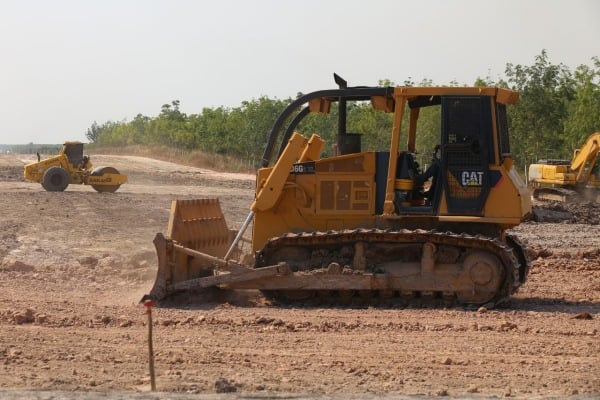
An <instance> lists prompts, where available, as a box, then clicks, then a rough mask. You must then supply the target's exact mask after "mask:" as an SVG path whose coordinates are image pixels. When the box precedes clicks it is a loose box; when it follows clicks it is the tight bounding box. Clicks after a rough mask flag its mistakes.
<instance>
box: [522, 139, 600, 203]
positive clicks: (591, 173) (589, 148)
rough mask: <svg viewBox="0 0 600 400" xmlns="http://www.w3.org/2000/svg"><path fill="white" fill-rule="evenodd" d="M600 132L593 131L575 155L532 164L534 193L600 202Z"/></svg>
mask: <svg viewBox="0 0 600 400" xmlns="http://www.w3.org/2000/svg"><path fill="white" fill-rule="evenodd" d="M599 152H600V132H596V133H593V134H591V135H590V136H589V137H588V138H587V140H586V141H585V143H584V144H583V146H582V147H581V148H580V149H577V150H575V152H574V154H573V159H572V160H571V161H568V160H540V161H539V162H538V163H537V164H532V165H530V166H529V182H530V184H531V185H532V186H533V197H534V198H539V199H545V200H555V201H563V202H566V201H578V200H581V199H583V200H593V201H596V202H600V164H599V163H598V153H599Z"/></svg>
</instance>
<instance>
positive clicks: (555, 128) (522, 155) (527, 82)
mask: <svg viewBox="0 0 600 400" xmlns="http://www.w3.org/2000/svg"><path fill="white" fill-rule="evenodd" d="M506 75H507V77H508V84H509V86H510V88H511V89H514V90H517V91H518V92H519V93H520V101H519V104H518V106H516V107H510V108H509V109H508V110H509V113H510V114H509V116H510V121H511V124H512V126H511V134H512V135H511V136H512V138H511V139H512V146H511V148H512V150H513V153H514V154H515V157H516V159H517V162H518V163H519V165H520V167H524V166H525V165H527V164H529V163H531V162H534V161H537V159H538V158H545V157H554V158H556V157H564V156H565V154H566V152H565V151H564V146H563V142H564V135H563V121H564V120H565V118H566V116H567V110H568V107H567V105H568V104H569V102H570V101H571V100H572V99H573V97H574V81H573V79H572V77H571V73H570V71H569V70H568V68H567V67H566V66H564V65H563V64H558V65H553V64H551V63H550V61H549V60H548V55H547V53H546V51H545V50H542V52H541V54H539V55H538V56H536V57H535V62H534V64H533V65H531V66H523V65H513V64H510V63H509V64H507V65H506Z"/></svg>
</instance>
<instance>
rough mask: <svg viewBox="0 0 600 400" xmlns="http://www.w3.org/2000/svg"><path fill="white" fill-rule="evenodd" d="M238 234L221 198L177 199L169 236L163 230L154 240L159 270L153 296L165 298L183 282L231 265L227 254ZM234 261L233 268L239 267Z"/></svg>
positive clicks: (172, 208) (170, 219) (157, 298)
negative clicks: (223, 209) (226, 256)
mask: <svg viewBox="0 0 600 400" xmlns="http://www.w3.org/2000/svg"><path fill="white" fill-rule="evenodd" d="M235 233H236V232H235V231H233V230H230V229H229V228H228V227H227V223H226V221H225V217H224V216H223V213H222V212H221V206H220V204H219V200H218V199H194V200H173V202H172V203H171V214H170V217H169V226H168V228H167V235H166V238H165V237H164V236H163V235H162V234H160V233H159V234H157V235H156V238H155V239H154V245H155V247H156V252H157V256H158V272H157V275H156V281H155V283H154V287H153V288H152V291H151V292H150V294H149V297H151V298H153V299H155V300H159V299H161V298H164V297H166V296H167V295H169V294H170V293H171V292H172V291H176V290H181V289H183V287H182V285H181V283H182V282H187V281H191V280H194V279H198V278H203V277H209V276H212V275H213V271H214V269H215V266H221V267H223V266H226V265H228V264H230V263H227V262H225V261H224V260H223V256H225V254H226V253H227V250H228V249H229V247H230V245H231V243H232V241H233V238H234V237H235ZM231 264H232V266H231V267H230V268H229V269H231V268H235V266H234V265H233V263H231ZM236 265H237V264H236ZM238 268H243V267H241V266H239V267H238ZM188 286H189V285H188Z"/></svg>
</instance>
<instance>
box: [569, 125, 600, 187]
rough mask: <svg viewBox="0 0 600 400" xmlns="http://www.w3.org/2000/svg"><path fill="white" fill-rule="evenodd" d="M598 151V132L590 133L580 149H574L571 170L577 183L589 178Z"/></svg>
mask: <svg viewBox="0 0 600 400" xmlns="http://www.w3.org/2000/svg"><path fill="white" fill-rule="evenodd" d="M598 151H600V132H596V133H592V134H591V135H590V137H588V138H587V140H586V141H585V143H584V144H583V146H582V147H581V149H578V150H575V155H574V157H573V160H572V161H571V170H572V171H573V172H575V173H576V174H577V176H576V181H577V183H585V182H587V181H588V180H589V177H590V174H591V173H592V170H593V169H594V166H595V165H596V162H597V160H598Z"/></svg>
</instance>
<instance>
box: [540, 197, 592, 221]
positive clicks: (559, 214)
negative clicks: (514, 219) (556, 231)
mask: <svg viewBox="0 0 600 400" xmlns="http://www.w3.org/2000/svg"><path fill="white" fill-rule="evenodd" d="M533 216H534V220H535V221H537V222H564V223H571V224H588V225H598V224H600V204H598V203H595V202H580V203H574V202H570V203H569V202H566V203H561V202H547V201H539V200H536V201H534V204H533Z"/></svg>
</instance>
